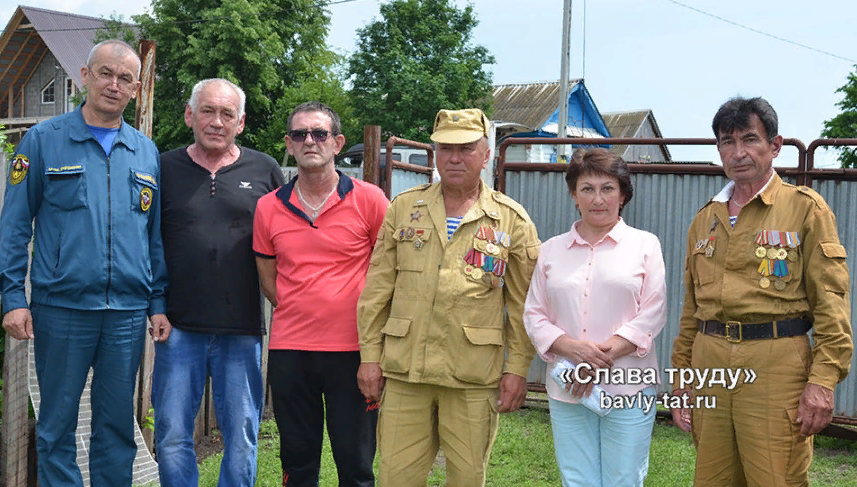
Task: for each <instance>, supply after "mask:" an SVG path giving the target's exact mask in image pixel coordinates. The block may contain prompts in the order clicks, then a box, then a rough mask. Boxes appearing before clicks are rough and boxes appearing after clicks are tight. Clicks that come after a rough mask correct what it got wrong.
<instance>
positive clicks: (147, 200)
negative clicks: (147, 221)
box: [140, 188, 152, 211]
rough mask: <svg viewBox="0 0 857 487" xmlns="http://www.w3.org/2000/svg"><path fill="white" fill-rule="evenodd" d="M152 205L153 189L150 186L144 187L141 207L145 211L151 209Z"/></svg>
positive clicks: (141, 194) (141, 193) (141, 195)
mask: <svg viewBox="0 0 857 487" xmlns="http://www.w3.org/2000/svg"><path fill="white" fill-rule="evenodd" d="M151 206H152V190H151V189H149V188H143V189H141V190H140V209H141V210H143V211H149V208H150V207H151Z"/></svg>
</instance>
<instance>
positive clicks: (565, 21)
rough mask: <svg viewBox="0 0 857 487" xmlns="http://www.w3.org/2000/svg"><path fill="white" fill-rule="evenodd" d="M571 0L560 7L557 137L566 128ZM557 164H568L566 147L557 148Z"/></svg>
mask: <svg viewBox="0 0 857 487" xmlns="http://www.w3.org/2000/svg"><path fill="white" fill-rule="evenodd" d="M570 44H571V0H563V7H562V59H561V62H560V70H561V72H560V76H559V120H557V134H556V136H557V137H560V138H563V137H565V136H566V135H567V131H566V127H567V126H568V66H569V64H571V63H570V62H569V61H570V57H571V46H570ZM557 162H568V146H567V145H559V146H557Z"/></svg>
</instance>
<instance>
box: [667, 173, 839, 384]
mask: <svg viewBox="0 0 857 487" xmlns="http://www.w3.org/2000/svg"><path fill="white" fill-rule="evenodd" d="M709 248H711V250H709ZM762 249H764V250H762ZM845 257H846V255H845V248H844V247H843V246H842V245H840V243H839V236H838V234H837V230H836V217H835V216H834V215H833V212H832V211H831V210H830V208H829V207H828V206H827V203H825V201H824V199H823V198H822V197H821V196H820V195H819V194H818V193H816V192H815V191H813V190H811V189H809V188H807V187H795V186H793V185H791V184H788V183H785V182H783V181H782V180H781V179H780V177H779V176H778V175H776V174H774V176H773V178H772V179H771V181H770V182H769V183H768V186H767V187H766V188H765V189H764V190H763V191H762V192H761V193H760V194H759V195H758V197H756V198H754V199H752V200H751V201H750V202H748V203H747V204H746V205H745V206H744V207H743V208H742V209H741V212H740V214H739V215H738V221H737V222H736V223H735V227H734V228H733V227H732V226H730V224H729V211H728V209H727V204H726V203H722V202H717V201H714V200H712V201H709V202H708V203H707V204H706V205H705V206H703V207H702V208H701V209H700V210H699V212H698V213H697V215H696V218H694V220H693V223H691V225H690V229H689V230H688V246H687V260H686V264H685V274H684V282H685V285H686V288H687V291H686V294H685V299H684V310H683V312H682V316H681V329H680V331H679V336H678V337H677V338H676V339H675V343H674V344H673V355H672V363H673V366H675V367H690V363H691V349H692V347H693V340H694V337H695V336H696V334H697V332H698V329H699V324H698V321H697V320H718V321H722V322H726V321H729V320H734V321H740V322H742V323H763V322H769V321H774V320H782V319H786V318H794V317H807V318H809V319H810V320H812V321H813V323H814V324H813V331H812V336H813V340H814V342H815V345H814V347H813V352H812V355H813V359H812V365H811V368H810V373H809V382H810V383H813V384H817V385H821V386H824V387H827V388H828V389H831V390H832V389H833V388H834V387H836V384H837V383H838V382H839V381H841V380H842V379H844V378H845V376H846V375H847V374H848V368H849V366H850V362H851V353H852V349H853V342H852V330H851V306H850V299H849V283H850V280H849V276H848V266H847V264H846V263H845ZM724 366H727V364H724Z"/></svg>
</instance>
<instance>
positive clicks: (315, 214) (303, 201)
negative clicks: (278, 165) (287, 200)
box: [295, 181, 336, 220]
mask: <svg viewBox="0 0 857 487" xmlns="http://www.w3.org/2000/svg"><path fill="white" fill-rule="evenodd" d="M295 189H296V190H297V192H298V199H300V200H301V204H303V205H304V206H305V207H306V208H309V210H310V211H311V212H312V213H311V215H310V217H311V218H312V219H313V220H315V219H316V217H318V213H319V212H320V211H321V209H322V208H324V205H325V204H327V200H329V199H330V197H331V196H333V193H335V192H336V186H334V187H333V189H332V190H331V191H330V193H328V194H327V197H326V198H324V201H322V202H321V204H319V205H318V206H312V205H311V204H309V202H308V201H307V200H306V199H304V195H303V194H301V187H300V183H299V182H297V181H295Z"/></svg>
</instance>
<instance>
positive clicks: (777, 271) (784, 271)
mask: <svg viewBox="0 0 857 487" xmlns="http://www.w3.org/2000/svg"><path fill="white" fill-rule="evenodd" d="M788 274H789V268H788V266H786V261H784V260H778V261H776V262H775V263H774V275H775V276H777V277H783V276H787V275H788Z"/></svg>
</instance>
